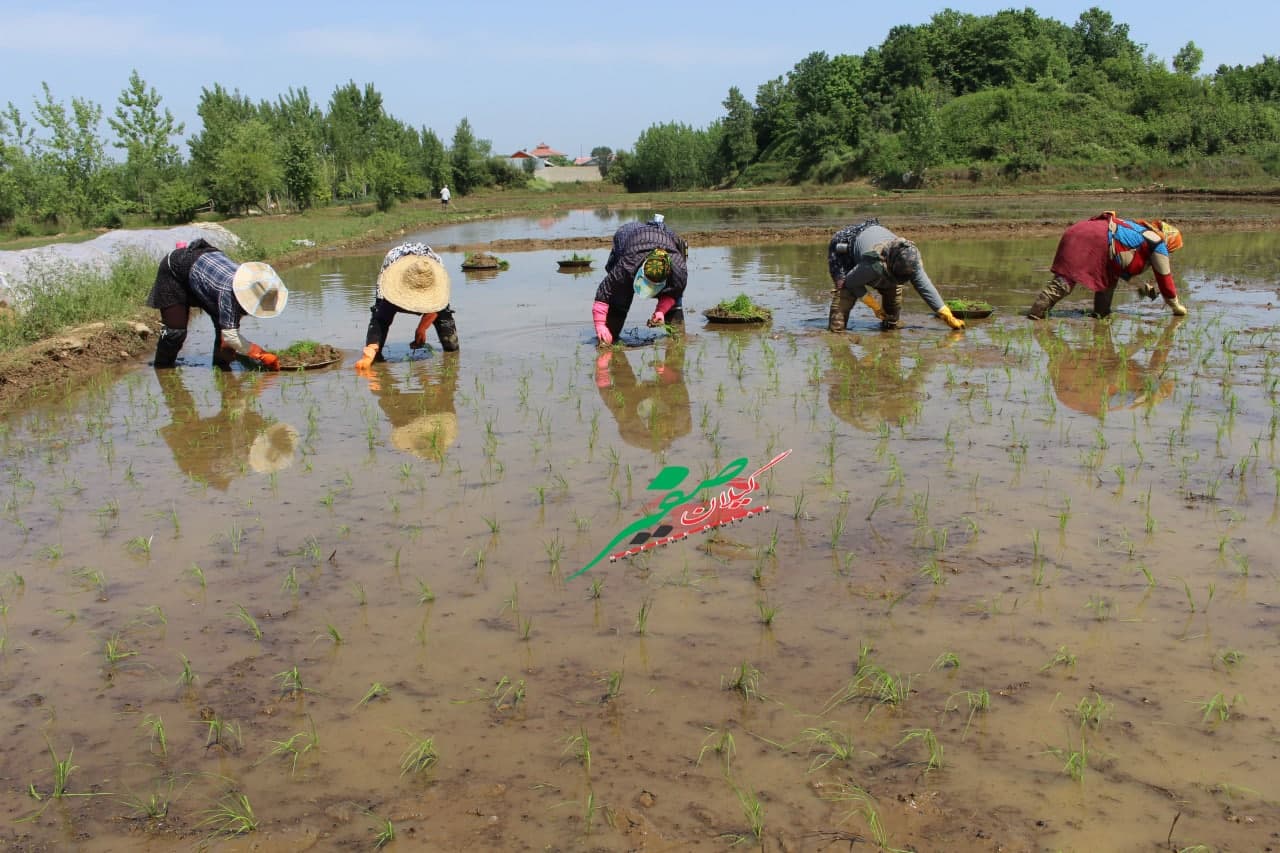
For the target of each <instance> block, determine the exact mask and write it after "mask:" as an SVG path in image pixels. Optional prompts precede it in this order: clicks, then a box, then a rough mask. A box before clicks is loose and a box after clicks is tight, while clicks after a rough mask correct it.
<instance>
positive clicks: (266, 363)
mask: <svg viewBox="0 0 1280 853" xmlns="http://www.w3.org/2000/svg"><path fill="white" fill-rule="evenodd" d="M249 358H251V359H253V360H254V361H256V362H258V364H261V365H262V366H263V367H265V368H266V369H267V370H279V369H280V359H279V358H278V357H276V355H275V353H270V352H267V351H266V350H264V349H263V348H262V347H260V346H258V345H257V344H254V345H253V346H251V347H249Z"/></svg>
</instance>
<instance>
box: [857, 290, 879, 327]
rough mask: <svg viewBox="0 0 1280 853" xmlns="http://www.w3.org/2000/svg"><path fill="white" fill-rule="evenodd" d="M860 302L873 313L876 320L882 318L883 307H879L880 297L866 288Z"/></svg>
mask: <svg viewBox="0 0 1280 853" xmlns="http://www.w3.org/2000/svg"><path fill="white" fill-rule="evenodd" d="M862 304H863V305H865V306H867V307H868V308H870V309H871V310H872V312H874V313H875V315H876V319H877V320H883V319H884V309H883V308H881V307H880V298H879V297H878V296H876V295H875V294H874V293H872V292H871V291H870V290H868V291H867V292H866V293H865V294H863V297H862Z"/></svg>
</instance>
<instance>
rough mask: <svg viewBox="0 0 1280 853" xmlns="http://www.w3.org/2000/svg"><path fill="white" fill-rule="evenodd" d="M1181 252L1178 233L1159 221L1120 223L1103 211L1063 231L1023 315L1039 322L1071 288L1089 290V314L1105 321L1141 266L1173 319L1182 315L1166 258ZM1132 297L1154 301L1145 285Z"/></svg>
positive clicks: (1152, 290) (1122, 220)
mask: <svg viewBox="0 0 1280 853" xmlns="http://www.w3.org/2000/svg"><path fill="white" fill-rule="evenodd" d="M1180 248H1182V234H1181V232H1179V231H1178V229H1177V228H1174V227H1173V226H1172V225H1170V224H1169V223H1168V222H1162V221H1160V220H1159V219H1155V220H1152V221H1150V222H1147V221H1146V220H1143V219H1121V218H1120V217H1119V216H1117V215H1116V213H1115V211H1113V210H1108V211H1106V212H1105V213H1101V214H1099V215H1097V216H1095V217H1093V218H1092V219H1086V220H1084V221H1083V222H1077V223H1076V224H1075V225H1072V226H1070V227H1069V228H1067V230H1066V231H1064V232H1063V234H1062V239H1060V240H1059V241H1058V251H1057V253H1056V254H1055V255H1054V256H1053V266H1051V267H1050V270H1051V271H1052V272H1053V278H1052V279H1050V280H1049V283H1048V284H1047V285H1046V286H1045V288H1044V290H1042V291H1040V295H1039V296H1037V297H1036V301H1035V302H1034V303H1032V305H1031V309H1030V310H1029V311H1027V316H1028V317H1030V318H1031V319H1032V320H1043V319H1044V318H1045V317H1047V316H1048V315H1049V309H1051V308H1053V306H1054V305H1057V304H1058V302H1059V301H1061V300H1062V299H1063V298H1064V297H1065V296H1066V295H1067V294H1068V293H1070V292H1071V291H1072V290H1073V289H1075V286H1076V285H1077V284H1079V285H1083V286H1085V287H1087V288H1089V289H1090V290H1092V291H1093V314H1094V316H1096V317H1106V316H1107V315H1108V314H1110V313H1111V300H1112V297H1114V296H1115V292H1116V285H1117V284H1118V283H1119V281H1120V279H1124V280H1125V281H1128V280H1129V279H1130V278H1132V277H1133V276H1135V275H1138V274H1140V273H1141V272H1142V271H1143V270H1145V269H1146V268H1147V267H1151V272H1152V273H1153V274H1154V275H1155V279H1156V286H1157V287H1159V291H1160V295H1161V296H1163V297H1164V301H1165V304H1166V305H1168V306H1169V310H1171V311H1172V312H1173V313H1174V314H1175V315H1177V316H1179V317H1181V316H1183V315H1185V314H1186V313H1187V309H1186V307H1184V306H1183V304H1182V302H1181V301H1180V300H1179V299H1178V289H1177V287H1175V286H1174V283H1173V267H1172V265H1171V264H1170V261H1169V255H1170V253H1172V252H1176V251H1177V250H1178V249H1180ZM1138 292H1139V293H1141V294H1142V295H1143V296H1146V297H1147V298H1148V299H1155V298H1156V288H1155V287H1152V286H1151V285H1145V286H1142V287H1139V288H1138Z"/></svg>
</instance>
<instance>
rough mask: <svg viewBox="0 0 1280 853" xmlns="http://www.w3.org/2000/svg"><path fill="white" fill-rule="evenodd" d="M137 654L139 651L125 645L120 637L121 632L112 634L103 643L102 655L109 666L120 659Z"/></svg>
mask: <svg viewBox="0 0 1280 853" xmlns="http://www.w3.org/2000/svg"><path fill="white" fill-rule="evenodd" d="M136 654H137V652H135V651H133V650H132V649H126V648H125V647H124V641H123V640H121V639H120V635H119V634H112V635H111V636H110V637H108V638H107V639H106V641H105V642H104V643H103V644H102V656H103V657H104V658H105V659H106V661H107V666H108V667H114V666H115V665H116V664H118V663H119V662H120V661H122V660H126V659H128V658H131V657H133V656H134V655H136Z"/></svg>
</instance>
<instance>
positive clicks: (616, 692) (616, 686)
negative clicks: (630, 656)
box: [600, 669, 624, 702]
mask: <svg viewBox="0 0 1280 853" xmlns="http://www.w3.org/2000/svg"><path fill="white" fill-rule="evenodd" d="M623 675H624V671H623V670H621V669H611V670H609V672H608V673H607V674H606V675H605V676H604V677H602V678H601V679H600V683H601V684H603V685H604V696H602V697H601V699H600V701H602V702H612V701H613V700H614V699H617V698H618V697H619V696H620V695H622V678H623Z"/></svg>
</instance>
